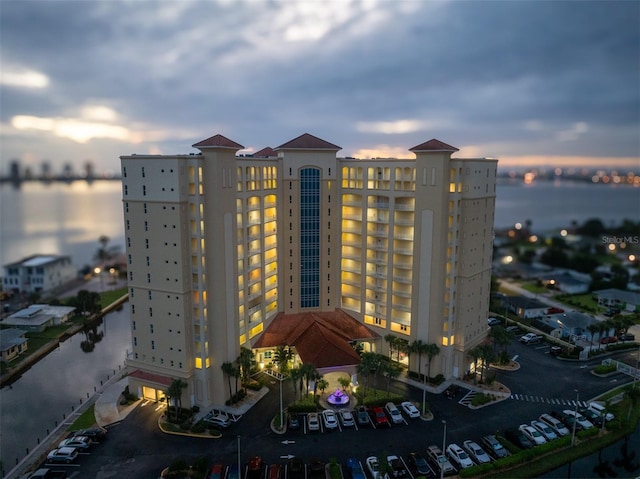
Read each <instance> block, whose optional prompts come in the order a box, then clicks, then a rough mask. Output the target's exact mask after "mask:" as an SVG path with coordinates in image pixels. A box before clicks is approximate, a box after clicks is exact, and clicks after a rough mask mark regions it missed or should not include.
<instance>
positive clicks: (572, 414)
mask: <svg viewBox="0 0 640 479" xmlns="http://www.w3.org/2000/svg"><path fill="white" fill-rule="evenodd" d="M562 414H565V415H567V416H570V417H574V418H575V419H576V422H577V423H578V424H579V425H580V426H581V427H582V429H589V428H592V427H593V424H591V423H590V422H589V421H588V420H587V418H586V417H584V416H583V415H582V414H580V413H579V412H575V411H572V410H571V409H565V410H564V411H562Z"/></svg>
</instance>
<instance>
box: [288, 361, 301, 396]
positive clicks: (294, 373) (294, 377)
mask: <svg viewBox="0 0 640 479" xmlns="http://www.w3.org/2000/svg"><path fill="white" fill-rule="evenodd" d="M289 377H290V378H291V384H292V385H293V396H294V397H295V396H297V395H298V381H300V378H301V377H302V371H300V368H299V367H297V368H291V370H290V371H289Z"/></svg>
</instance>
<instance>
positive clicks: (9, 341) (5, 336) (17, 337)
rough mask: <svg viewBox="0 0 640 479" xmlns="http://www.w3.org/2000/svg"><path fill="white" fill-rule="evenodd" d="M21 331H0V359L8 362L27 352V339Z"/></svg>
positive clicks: (14, 329)
mask: <svg viewBox="0 0 640 479" xmlns="http://www.w3.org/2000/svg"><path fill="white" fill-rule="evenodd" d="M26 334H27V333H26V331H23V330H22V329H17V328H7V329H0V358H1V359H2V360H3V361H6V362H9V361H11V360H12V359H14V358H15V357H17V356H19V355H20V354H22V353H23V352H25V351H26V350H27V347H28V342H29V339H28V338H27V337H26V336H25V335H26Z"/></svg>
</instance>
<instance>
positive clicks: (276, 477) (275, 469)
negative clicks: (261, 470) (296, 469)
mask: <svg viewBox="0 0 640 479" xmlns="http://www.w3.org/2000/svg"><path fill="white" fill-rule="evenodd" d="M281 474H282V467H281V466H280V464H270V465H269V467H268V468H267V479H280V475H281Z"/></svg>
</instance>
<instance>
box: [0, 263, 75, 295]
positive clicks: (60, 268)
mask: <svg viewBox="0 0 640 479" xmlns="http://www.w3.org/2000/svg"><path fill="white" fill-rule="evenodd" d="M3 269H4V272H3V276H2V288H3V290H4V291H13V292H14V293H27V294H29V293H44V292H47V291H51V290H53V289H55V288H58V287H60V286H64V285H65V284H67V283H69V282H70V281H73V280H74V279H75V278H76V277H77V276H78V271H77V269H76V268H75V267H74V266H73V264H72V262H71V257H70V256H54V255H34V256H29V257H28V258H25V259H22V260H20V261H18V262H16V263H11V264H7V265H5V266H4V267H3Z"/></svg>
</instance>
